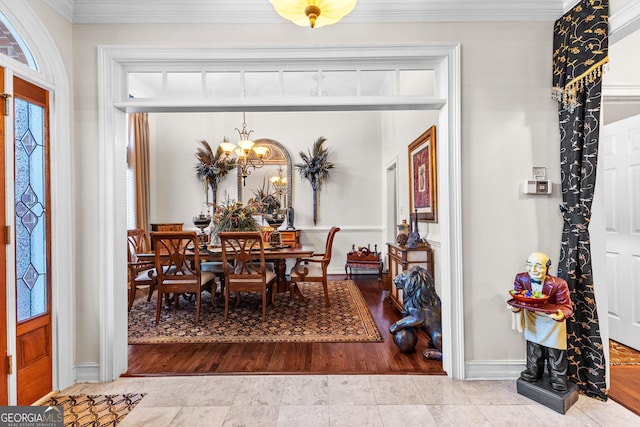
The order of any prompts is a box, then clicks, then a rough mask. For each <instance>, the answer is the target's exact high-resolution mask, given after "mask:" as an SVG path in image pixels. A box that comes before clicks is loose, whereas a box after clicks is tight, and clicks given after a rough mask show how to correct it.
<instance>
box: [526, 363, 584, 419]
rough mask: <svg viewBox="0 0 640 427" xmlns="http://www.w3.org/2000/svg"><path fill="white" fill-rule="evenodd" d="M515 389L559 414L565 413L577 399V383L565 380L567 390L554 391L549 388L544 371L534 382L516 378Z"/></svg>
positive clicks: (549, 384) (547, 376)
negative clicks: (540, 377)
mask: <svg viewBox="0 0 640 427" xmlns="http://www.w3.org/2000/svg"><path fill="white" fill-rule="evenodd" d="M516 390H517V391H518V393H519V394H521V395H523V396H526V397H528V398H529V399H531V400H535V401H536V402H538V403H539V404H541V405H544V406H546V407H547V408H550V409H553V410H554V411H556V412H559V413H561V414H565V413H566V412H567V411H568V410H569V408H571V406H572V405H573V404H574V403H576V402H577V401H578V386H577V385H575V384H574V383H572V382H569V381H567V391H555V390H554V389H552V388H551V382H550V381H549V375H548V374H546V373H545V374H544V375H543V376H542V379H539V380H538V381H536V382H528V381H525V380H523V379H522V378H518V380H517V381H516Z"/></svg>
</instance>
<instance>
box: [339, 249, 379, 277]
mask: <svg viewBox="0 0 640 427" xmlns="http://www.w3.org/2000/svg"><path fill="white" fill-rule="evenodd" d="M377 246H378V245H376V249H375V251H374V252H371V250H370V249H369V248H368V247H367V248H363V247H359V248H358V250H357V251H356V250H355V245H352V247H351V248H352V250H351V252H349V253H348V254H347V262H346V264H345V265H344V274H345V275H346V276H347V277H351V274H352V273H353V269H354V268H364V269H373V270H378V281H382V259H380V252H378V249H377Z"/></svg>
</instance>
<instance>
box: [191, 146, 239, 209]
mask: <svg viewBox="0 0 640 427" xmlns="http://www.w3.org/2000/svg"><path fill="white" fill-rule="evenodd" d="M224 141H225V142H226V141H227V139H226V138H225V139H224ZM200 143H201V144H202V147H199V148H198V150H197V151H196V158H197V159H198V162H199V163H198V164H197V165H196V176H197V177H198V179H199V180H200V181H202V182H204V184H205V187H204V188H205V195H206V202H207V205H208V204H209V188H211V192H212V194H213V200H212V203H213V204H214V205H215V204H216V202H217V192H218V183H219V182H220V180H221V179H222V178H224V176H225V175H226V174H227V173H229V171H230V170H232V169H233V168H235V167H236V164H235V162H234V161H233V160H232V159H230V158H227V157H226V156H224V151H222V148H220V147H218V149H217V150H216V152H215V153H214V151H213V150H212V149H211V145H209V143H208V142H207V141H205V140H204V139H203V140H202V141H200Z"/></svg>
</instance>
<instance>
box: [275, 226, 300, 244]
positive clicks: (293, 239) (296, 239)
mask: <svg viewBox="0 0 640 427" xmlns="http://www.w3.org/2000/svg"><path fill="white" fill-rule="evenodd" d="M279 232H280V240H281V241H282V244H283V245H289V246H296V245H299V244H300V230H279Z"/></svg>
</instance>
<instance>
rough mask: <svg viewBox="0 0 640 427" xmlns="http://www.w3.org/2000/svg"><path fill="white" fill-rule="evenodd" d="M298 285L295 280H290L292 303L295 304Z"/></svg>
mask: <svg viewBox="0 0 640 427" xmlns="http://www.w3.org/2000/svg"><path fill="white" fill-rule="evenodd" d="M295 287H296V282H294V281H293V280H292V281H291V282H289V294H290V295H291V305H293V304H295V302H296V301H295V299H296V293H295V292H294V290H295Z"/></svg>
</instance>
